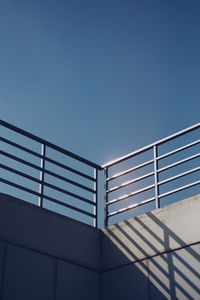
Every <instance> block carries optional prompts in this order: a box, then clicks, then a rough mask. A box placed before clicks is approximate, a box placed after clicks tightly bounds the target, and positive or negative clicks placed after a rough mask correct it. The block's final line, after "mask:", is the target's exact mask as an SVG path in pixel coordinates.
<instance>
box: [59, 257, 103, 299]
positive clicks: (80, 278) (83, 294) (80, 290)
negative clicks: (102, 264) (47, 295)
mask: <svg viewBox="0 0 200 300" xmlns="http://www.w3.org/2000/svg"><path fill="white" fill-rule="evenodd" d="M99 283H100V280H99V273H97V272H94V271H90V270H87V269H84V268H82V267H78V266H75V265H73V264H70V263H66V262H63V261H59V262H58V270H57V293H56V294H57V296H56V300H67V299H70V300H90V299H91V300H100V286H99Z"/></svg>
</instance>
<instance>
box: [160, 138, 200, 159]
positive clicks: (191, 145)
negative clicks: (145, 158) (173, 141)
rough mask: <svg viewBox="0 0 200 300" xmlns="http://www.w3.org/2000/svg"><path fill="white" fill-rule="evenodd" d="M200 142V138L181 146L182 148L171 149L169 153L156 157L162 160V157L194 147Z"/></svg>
mask: <svg viewBox="0 0 200 300" xmlns="http://www.w3.org/2000/svg"><path fill="white" fill-rule="evenodd" d="M199 143H200V140H198V141H195V142H193V143H190V144H187V145H185V146H182V147H180V148H177V149H175V150H172V151H170V152H168V153H165V154H163V155H160V156H158V157H157V158H156V160H160V159H162V158H165V157H168V156H170V155H172V154H175V153H178V152H180V151H183V150H185V149H188V148H191V147H193V146H195V145H197V144H199Z"/></svg>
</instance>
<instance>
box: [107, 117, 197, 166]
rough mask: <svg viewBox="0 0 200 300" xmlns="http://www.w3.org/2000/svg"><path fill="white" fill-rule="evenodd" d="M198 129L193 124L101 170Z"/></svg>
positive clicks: (122, 157)
mask: <svg viewBox="0 0 200 300" xmlns="http://www.w3.org/2000/svg"><path fill="white" fill-rule="evenodd" d="M198 128H200V123H197V124H195V125H193V126H190V127H188V128H186V129H183V130H181V131H179V132H176V133H174V134H172V135H169V136H168V137H165V138H163V139H161V140H159V141H157V142H154V143H152V144H150V145H147V146H145V147H143V148H140V149H138V150H136V151H133V152H131V153H129V154H127V155H124V156H121V157H120V158H117V159H115V160H113V161H110V162H108V163H105V164H103V165H102V168H105V167H111V166H113V165H115V164H118V163H120V162H123V161H124V160H126V159H129V158H131V157H133V156H135V155H136V154H139V153H142V152H144V151H147V150H150V149H151V148H153V146H156V145H161V144H163V143H165V142H167V141H170V140H172V139H174V138H176V137H178V136H182V135H183V134H185V133H189V132H191V131H192V130H194V129H198Z"/></svg>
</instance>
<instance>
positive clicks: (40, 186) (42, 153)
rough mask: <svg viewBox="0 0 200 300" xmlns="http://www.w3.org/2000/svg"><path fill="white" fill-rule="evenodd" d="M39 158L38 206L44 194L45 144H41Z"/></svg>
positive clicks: (40, 204)
mask: <svg viewBox="0 0 200 300" xmlns="http://www.w3.org/2000/svg"><path fill="white" fill-rule="evenodd" d="M41 156H42V157H41V160H40V168H41V169H42V170H41V171H40V181H41V183H40V185H39V193H40V196H39V198H38V206H40V207H43V195H44V174H45V172H44V169H45V156H46V145H44V144H42V145H41Z"/></svg>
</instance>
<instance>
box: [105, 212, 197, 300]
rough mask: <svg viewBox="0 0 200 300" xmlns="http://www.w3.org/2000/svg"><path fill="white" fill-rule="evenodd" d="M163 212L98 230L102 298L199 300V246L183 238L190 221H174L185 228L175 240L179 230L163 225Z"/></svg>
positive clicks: (164, 221) (188, 218) (186, 233)
mask: <svg viewBox="0 0 200 300" xmlns="http://www.w3.org/2000/svg"><path fill="white" fill-rule="evenodd" d="M169 207H171V206H169ZM168 213H170V211H169V210H167V209H166V212H165V214H166V218H164V216H162V217H159V215H158V217H157V215H156V213H154V212H149V213H147V214H145V215H144V216H139V217H135V218H133V219H130V220H125V221H123V222H120V223H118V224H115V225H112V226H110V227H109V228H107V229H105V230H104V231H103V234H104V236H103V239H102V240H103V248H102V256H103V270H102V271H103V272H102V299H104V300H107V299H111V297H112V299H125V300H126V299H144V300H145V299H148V300H156V299H180V300H182V299H183V300H184V299H191V300H192V299H193V300H199V299H200V243H199V241H195V242H193V243H192V242H191V241H192V239H193V234H192V232H191V239H190V238H188V236H190V232H189V231H190V229H192V227H191V226H190V224H189V223H188V222H191V219H190V218H191V217H192V216H191V215H188V216H187V218H185V216H184V215H182V216H178V217H180V218H181V221H180V219H179V220H178V218H177V223H176V220H174V221H175V224H174V226H175V225H176V226H175V227H174V228H176V227H177V228H179V227H180V226H182V224H184V223H185V227H183V228H182V234H181V236H180V235H179V234H178V233H177V232H180V230H179V229H180V228H179V229H178V230H176V229H175V230H172V228H173V226H168V220H167V214H168ZM194 213H195V212H194ZM191 223H192V222H191ZM198 224H199V223H198ZM169 225H171V224H170V222H169ZM193 230H194V231H198V230H199V229H198V228H193ZM184 235H185V236H186V238H183V237H184ZM187 240H188V242H187Z"/></svg>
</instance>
